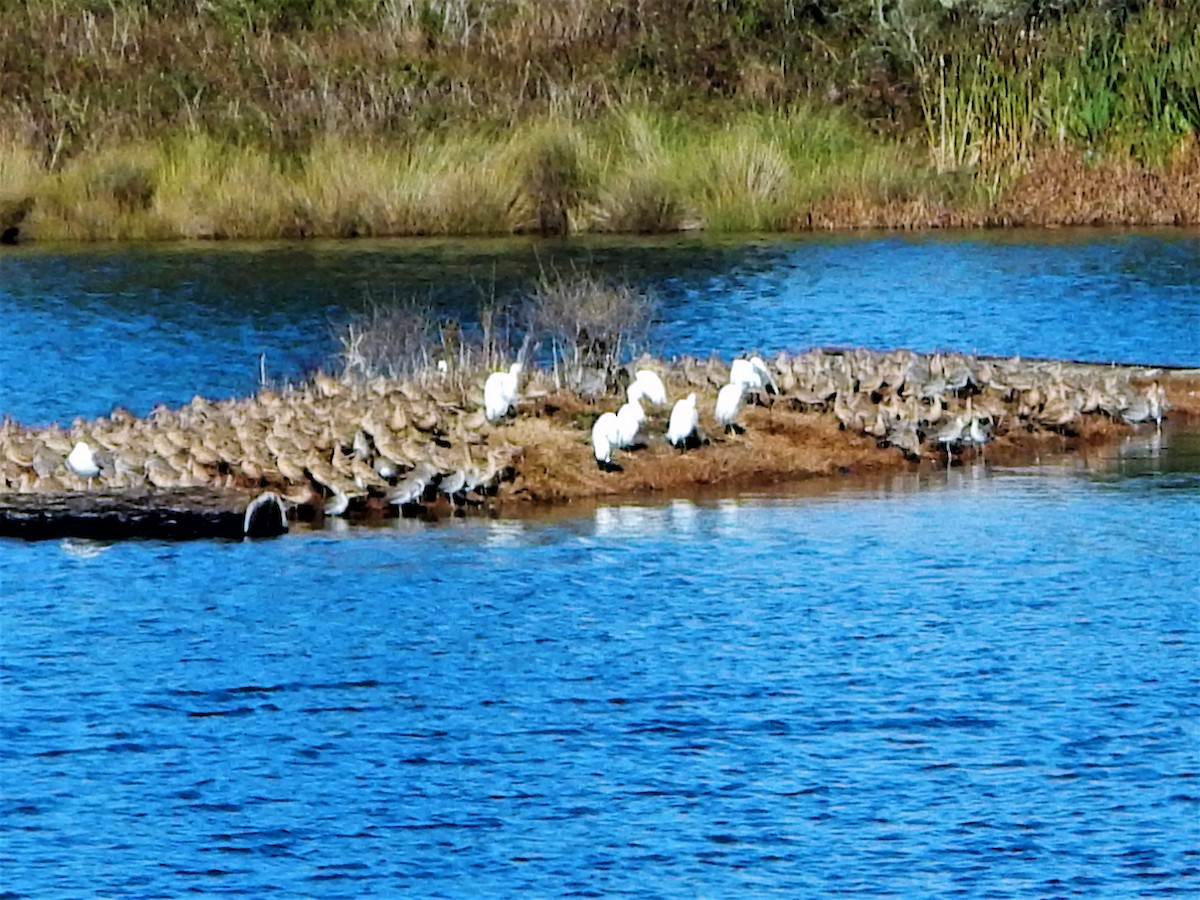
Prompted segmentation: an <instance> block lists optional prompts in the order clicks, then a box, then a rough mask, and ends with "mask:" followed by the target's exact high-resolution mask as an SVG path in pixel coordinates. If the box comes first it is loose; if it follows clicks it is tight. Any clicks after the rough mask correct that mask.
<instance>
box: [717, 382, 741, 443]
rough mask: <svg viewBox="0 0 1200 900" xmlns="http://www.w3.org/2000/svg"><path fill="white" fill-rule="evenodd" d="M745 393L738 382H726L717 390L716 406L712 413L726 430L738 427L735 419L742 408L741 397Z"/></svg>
mask: <svg viewBox="0 0 1200 900" xmlns="http://www.w3.org/2000/svg"><path fill="white" fill-rule="evenodd" d="M745 393H746V390H745V388H743V387H742V386H741V385H740V384H727V385H725V386H724V387H723V388H721V390H719V391H718V392H717V408H716V410H715V411H714V413H713V415H714V417H715V418H716V420H717V423H718V424H719V425H722V426H724V428H725V431H726V432H729V431H734V430H736V429H737V428H738V425H737V422H736V421H735V420H736V419H737V414H738V412H739V411H740V410H741V408H742V397H743V396H744V395H745Z"/></svg>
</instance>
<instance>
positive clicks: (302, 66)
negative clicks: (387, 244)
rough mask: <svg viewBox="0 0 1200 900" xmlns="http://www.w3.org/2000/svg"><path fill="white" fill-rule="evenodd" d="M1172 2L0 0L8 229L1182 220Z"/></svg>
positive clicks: (1192, 125)
mask: <svg viewBox="0 0 1200 900" xmlns="http://www.w3.org/2000/svg"><path fill="white" fill-rule="evenodd" d="M1198 35H1200V8H1197V6H1196V5H1195V4H1193V3H1190V2H1182V0H1147V2H1142V3H1136V4H1133V3H1111V2H1107V0H1104V2H1101V0H1094V2H1093V0H1069V2H1056V3H1051V4H1047V3H1041V2H1032V0H994V2H989V3H965V2H964V3H953V4H943V3H937V2H932V0H929V2H925V0H917V2H911V3H908V2H906V3H897V4H876V3H873V2H868V0H842V2H835V3H829V4H796V3H792V2H783V0H722V2H721V3H700V2H685V3H683V4H682V6H681V5H680V4H679V3H677V2H675V0H567V2H564V3H558V4H546V3H542V2H539V0H494V2H488V3H477V2H472V0H437V2H433V0H412V2H406V3H388V4H379V3H374V2H368V0H351V2H347V3H342V4H328V3H295V2H290V0H212V2H207V3H204V4H199V5H193V4H181V3H174V2H169V3H165V4H151V3H148V2H144V0H110V2H106V3H103V4H98V3H94V2H90V0H29V2H15V0H8V2H4V0H0V232H4V231H7V232H8V239H9V240H13V239H27V238H43V239H57V238H61V239H83V240H92V239H114V238H115V239H156V238H179V237H185V238H187V237H199V238H223V237H247V238H252V237H259V238H261V237H289V236H291V237H299V236H307V235H313V236H352V235H360V234H362V235H367V234H373V235H406V234H482V233H488V234H500V233H511V232H514V231H549V232H555V233H561V232H566V231H570V232H587V231H621V232H649V231H670V230H675V229H681V228H706V229H709V230H713V231H729V232H734V231H788V230H799V229H807V228H854V227H891V228H924V227H952V226H957V225H968V226H978V225H1057V224H1079V223H1095V224H1162V223H1180V224H1194V223H1196V222H1197V221H1198V220H1200V216H1198V215H1197V209H1196V205H1197V201H1196V195H1197V191H1196V190H1195V178H1196V175H1195V173H1196V171H1197V168H1198V164H1197V159H1198V152H1197V150H1196V147H1195V139H1194V136H1195V133H1196V129H1197V127H1200V99H1198V98H1200V37H1198Z"/></svg>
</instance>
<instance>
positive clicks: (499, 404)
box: [483, 363, 521, 422]
mask: <svg viewBox="0 0 1200 900" xmlns="http://www.w3.org/2000/svg"><path fill="white" fill-rule="evenodd" d="M520 374H521V364H520V363H513V364H512V365H511V366H509V367H508V371H507V372H493V373H492V374H491V375H489V376H488V377H487V381H485V382H484V383H483V412H484V415H486V416H487V418H488V421H489V422H495V421H497V420H499V419H503V418H504V417H505V416H506V415H508V411H509V410H510V409H512V408H513V405H514V404H515V403H516V402H517V378H518V377H519V376H520Z"/></svg>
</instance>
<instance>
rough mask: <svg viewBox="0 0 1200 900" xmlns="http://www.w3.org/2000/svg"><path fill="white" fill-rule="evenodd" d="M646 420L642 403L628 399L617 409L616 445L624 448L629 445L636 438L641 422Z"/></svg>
mask: <svg viewBox="0 0 1200 900" xmlns="http://www.w3.org/2000/svg"><path fill="white" fill-rule="evenodd" d="M645 420H646V413H645V411H644V410H643V409H642V404H641V403H639V402H638V401H637V400H630V401H629V402H628V403H626V404H624V405H623V406H622V407H621V408H620V409H618V410H617V446H618V447H621V448H622V449H624V448H625V447H630V446H632V445H633V442H634V441H636V440H637V433H638V429H639V428H641V427H642V422H644V421H645Z"/></svg>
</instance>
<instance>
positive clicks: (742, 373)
mask: <svg viewBox="0 0 1200 900" xmlns="http://www.w3.org/2000/svg"><path fill="white" fill-rule="evenodd" d="M729 383H730V384H740V385H741V386H742V387H743V388H745V389H746V390H748V391H758V390H762V389H763V388H765V387H770V389H771V390H772V391H775V392H776V393H778V388H776V387H775V379H774V378H772V377H771V370H770V369H768V368H767V364H766V363H765V362H763V359H762V357H761V356H752V357H750V358H749V359H735V360H734V361H733V363H732V365H730V367H729Z"/></svg>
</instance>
